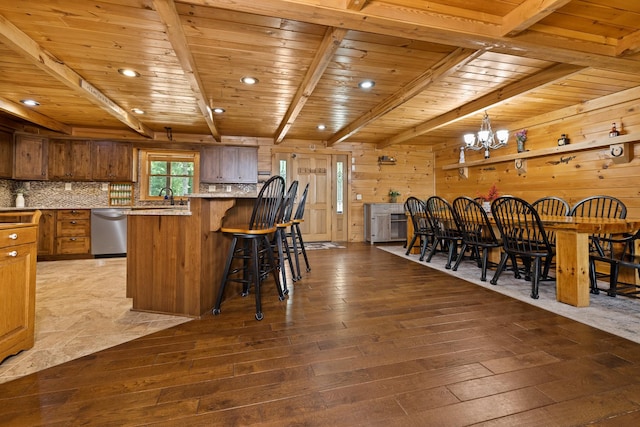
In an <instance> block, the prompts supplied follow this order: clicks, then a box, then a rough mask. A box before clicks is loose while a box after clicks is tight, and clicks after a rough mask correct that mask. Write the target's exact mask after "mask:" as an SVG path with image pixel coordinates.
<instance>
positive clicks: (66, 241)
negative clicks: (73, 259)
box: [56, 237, 91, 255]
mask: <svg viewBox="0 0 640 427" xmlns="http://www.w3.org/2000/svg"><path fill="white" fill-rule="evenodd" d="M90 251H91V239H90V238H89V237H58V238H57V239H56V254H57V255H69V254H88V253H89V252H90Z"/></svg>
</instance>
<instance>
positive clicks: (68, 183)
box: [64, 182, 71, 191]
mask: <svg viewBox="0 0 640 427" xmlns="http://www.w3.org/2000/svg"><path fill="white" fill-rule="evenodd" d="M64 191H71V183H70V182H65V183H64Z"/></svg>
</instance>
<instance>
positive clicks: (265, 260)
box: [212, 176, 285, 320]
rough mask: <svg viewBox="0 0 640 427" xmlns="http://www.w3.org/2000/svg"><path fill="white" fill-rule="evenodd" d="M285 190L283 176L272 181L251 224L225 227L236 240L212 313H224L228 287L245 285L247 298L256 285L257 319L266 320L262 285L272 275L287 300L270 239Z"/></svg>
mask: <svg viewBox="0 0 640 427" xmlns="http://www.w3.org/2000/svg"><path fill="white" fill-rule="evenodd" d="M284 188H285V183H284V179H283V178H282V177H281V176H273V177H271V178H269V179H268V180H267V182H265V183H264V185H263V187H262V189H260V192H259V193H258V197H257V198H256V201H255V204H254V206H253V212H252V213H251V219H250V220H249V224H244V225H240V226H224V227H222V228H221V231H222V232H223V233H227V234H231V235H232V240H231V246H229V252H228V255H227V261H226V264H225V267H224V272H223V273H222V279H221V282H220V287H219V289H218V298H217V300H216V303H215V306H214V307H213V310H212V311H213V314H214V315H218V314H220V305H221V303H222V298H223V297H224V293H225V289H226V287H227V284H228V283H230V282H236V283H241V284H242V293H241V295H242V296H243V297H244V296H247V295H248V294H249V288H250V287H251V285H253V288H254V293H255V297H256V315H255V317H256V320H262V319H263V317H264V315H263V313H262V301H261V295H260V285H261V283H262V281H263V280H264V279H265V278H266V277H267V276H268V274H269V273H272V275H273V278H274V280H275V282H276V289H277V291H278V296H279V298H280V301H282V300H284V298H285V296H284V293H283V291H282V286H281V284H280V280H279V276H278V267H277V264H276V261H275V257H274V254H273V249H272V246H271V242H270V237H271V236H272V235H273V234H274V233H275V232H276V230H277V227H276V223H275V222H276V218H277V215H278V212H279V210H280V208H281V205H282V201H283V198H284ZM234 261H235V264H236V265H235V266H234ZM238 264H239V265H238ZM232 267H233V268H232Z"/></svg>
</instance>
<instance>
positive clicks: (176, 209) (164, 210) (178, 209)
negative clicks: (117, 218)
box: [125, 206, 191, 216]
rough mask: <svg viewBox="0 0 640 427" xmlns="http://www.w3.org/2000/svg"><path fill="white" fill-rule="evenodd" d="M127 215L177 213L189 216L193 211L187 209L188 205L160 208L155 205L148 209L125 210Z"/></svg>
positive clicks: (174, 214)
mask: <svg viewBox="0 0 640 427" xmlns="http://www.w3.org/2000/svg"><path fill="white" fill-rule="evenodd" d="M125 213H126V214H127V215H141V216H161V215H162V216H169V215H170V216H177V215H183V216H188V215H191V211H190V210H189V209H187V206H184V207H179V206H176V207H171V208H165V207H160V208H154V207H147V208H146V209H144V208H143V209H139V208H136V209H130V210H128V211H126V212H125Z"/></svg>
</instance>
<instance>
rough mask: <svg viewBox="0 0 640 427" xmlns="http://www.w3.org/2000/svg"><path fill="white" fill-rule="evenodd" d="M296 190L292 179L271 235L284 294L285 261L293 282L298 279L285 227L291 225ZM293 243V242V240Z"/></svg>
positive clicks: (286, 291) (285, 279) (295, 182)
mask: <svg viewBox="0 0 640 427" xmlns="http://www.w3.org/2000/svg"><path fill="white" fill-rule="evenodd" d="M297 192H298V181H293V182H292V183H291V186H289V189H288V190H287V193H286V194H285V196H284V200H283V201H282V205H281V208H280V211H279V213H278V218H277V219H276V232H275V234H274V236H273V243H272V246H273V247H274V249H275V250H276V253H277V254H278V266H279V267H278V268H279V269H280V275H281V276H282V291H283V292H284V294H285V295H286V294H288V293H289V288H288V287H287V271H286V267H285V266H286V264H285V261H286V262H287V263H288V264H289V271H291V275H292V276H293V277H292V280H293V281H294V282H295V281H296V280H298V277H297V276H296V272H295V270H294V269H293V261H292V258H291V248H290V247H289V242H288V241H287V240H288V239H287V229H288V228H289V227H291V225H293V219H292V218H291V216H292V214H293V203H294V201H295V199H296V193H297ZM293 244H294V245H295V242H293Z"/></svg>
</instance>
